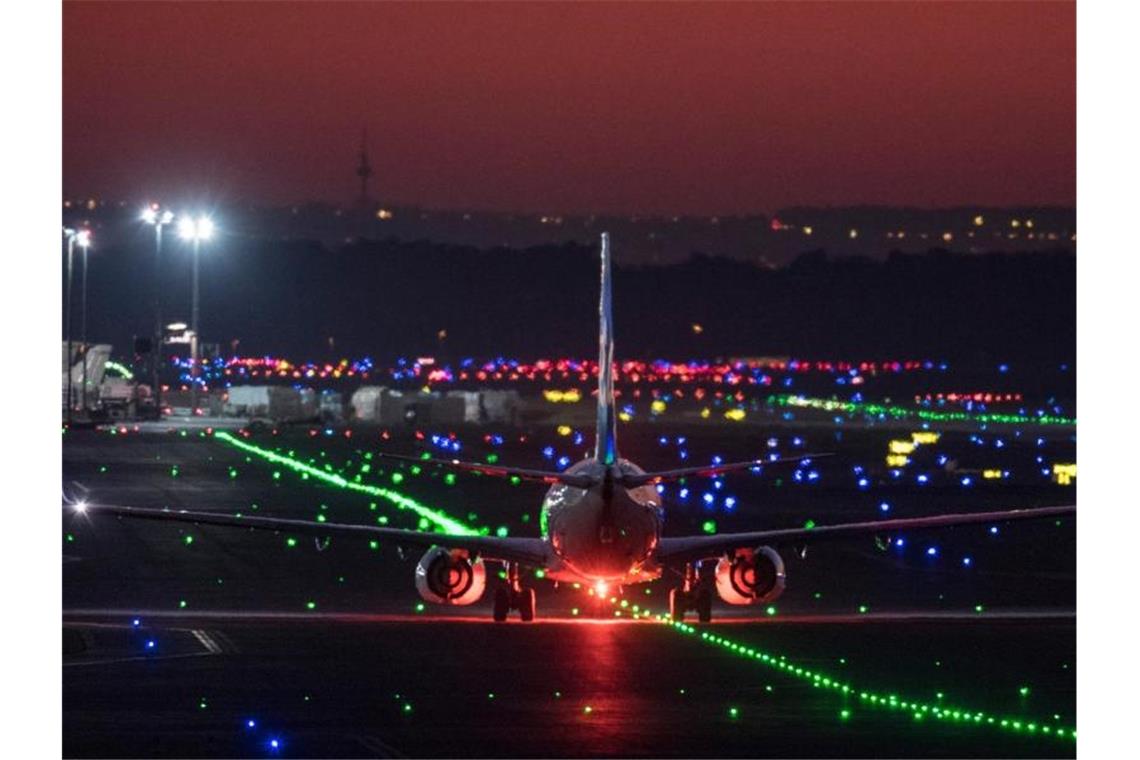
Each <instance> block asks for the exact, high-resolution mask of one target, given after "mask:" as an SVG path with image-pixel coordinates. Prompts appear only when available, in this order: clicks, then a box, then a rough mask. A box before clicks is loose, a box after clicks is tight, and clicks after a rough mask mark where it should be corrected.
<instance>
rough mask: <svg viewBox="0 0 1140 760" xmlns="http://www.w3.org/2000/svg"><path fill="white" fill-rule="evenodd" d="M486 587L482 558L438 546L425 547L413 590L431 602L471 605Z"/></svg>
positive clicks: (485, 574) (485, 569)
mask: <svg viewBox="0 0 1140 760" xmlns="http://www.w3.org/2000/svg"><path fill="white" fill-rule="evenodd" d="M486 588H487V568H486V567H485V566H484V565H483V561H482V560H480V559H476V560H475V561H474V562H472V561H471V559H470V557H468V555H467V553H466V552H463V551H460V550H458V549H455V550H451V551H448V550H447V549H444V548H443V547H441V546H433V547H432V548H430V549H428V550H427V552H426V553H425V554H424V556H423V558H422V559H420V562H419V564H418V565H416V591H418V592H420V596H421V597H423V599H424V601H427V602H432V603H433V604H474V603H475V602H477V601H479V598H480V597H482V596H483V590H484V589H486Z"/></svg>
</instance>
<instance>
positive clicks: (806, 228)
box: [804, 227, 812, 235]
mask: <svg viewBox="0 0 1140 760" xmlns="http://www.w3.org/2000/svg"><path fill="white" fill-rule="evenodd" d="M811 233H812V229H811V227H804V234H805V235H810V234H811Z"/></svg>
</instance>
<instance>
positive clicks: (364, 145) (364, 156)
mask: <svg viewBox="0 0 1140 760" xmlns="http://www.w3.org/2000/svg"><path fill="white" fill-rule="evenodd" d="M356 176H357V177H360V198H359V200H358V201H357V202H358V203H359V204H360V207H361V208H367V207H368V206H369V205H370V204H371V202H372V199H371V198H370V197H369V195H368V180H369V178H371V177H372V165H371V164H370V163H368V127H365V128H364V129H363V131H362V132H361V135H360V163H359V164H357V166H356Z"/></svg>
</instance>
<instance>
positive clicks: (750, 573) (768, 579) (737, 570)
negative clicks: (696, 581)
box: [716, 546, 785, 604]
mask: <svg viewBox="0 0 1140 760" xmlns="http://www.w3.org/2000/svg"><path fill="white" fill-rule="evenodd" d="M784 578H785V575H784V560H783V559H782V558H781V557H780V554H779V552H777V551H776V550H775V549H773V548H772V547H770V546H761V547H758V548H757V549H754V550H753V549H738V550H737V551H736V553H735V554H734V555H733V556H732V557H731V558H730V557H722V558H721V560H720V561H719V562H717V563H716V592H717V594H719V595H720V598H721V599H723V600H724V601H726V602H728V603H729V604H763V603H765V602H771V601H775V600H776V599H778V598H779V596H780V594H782V593H784Z"/></svg>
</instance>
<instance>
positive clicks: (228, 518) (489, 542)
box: [67, 504, 547, 567]
mask: <svg viewBox="0 0 1140 760" xmlns="http://www.w3.org/2000/svg"><path fill="white" fill-rule="evenodd" d="M67 506H70V507H71V511H72V512H73V513H75V514H77V515H107V516H113V517H128V518H132V519H136V520H156V521H162V522H178V523H190V524H193V525H217V526H220V527H224V528H244V529H246V530H266V531H272V532H274V533H304V534H309V535H315V536H318V537H326V536H329V535H332V534H343V535H355V536H360V537H362V538H370V539H375V540H377V541H385V542H387V543H390V544H393V545H395V546H400V547H416V548H425V549H426V548H430V547H432V546H443V547H446V548H448V549H466V550H467V551H470V552H472V553H473V554H477V555H478V556H480V557H482V558H483V559H487V560H498V561H501V562H518V563H520V564H523V565H528V566H531V567H543V566H544V565H545V564H546V560H547V557H546V542H545V541H543V540H542V539H540V538H509V537H508V538H499V537H497V536H462V535H454V534H447V533H428V532H425V531H417V530H401V529H399V528H382V527H379V526H374V525H352V524H347V523H329V522H313V521H311V520H292V519H288V518H282V517H254V516H252V515H244V514H243V515H240V516H239V515H231V514H223V513H221V512H192V511H189V510H170V509H149V508H145V507H125V506H116V505H110V504H84V505H82V506H77V505H75V504H69V505H67Z"/></svg>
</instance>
